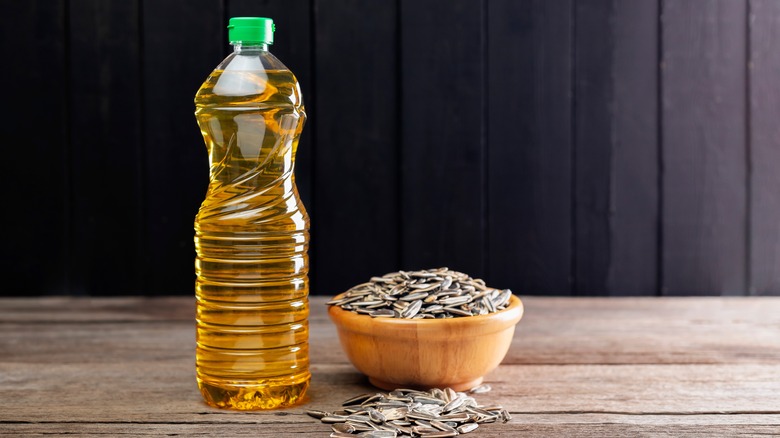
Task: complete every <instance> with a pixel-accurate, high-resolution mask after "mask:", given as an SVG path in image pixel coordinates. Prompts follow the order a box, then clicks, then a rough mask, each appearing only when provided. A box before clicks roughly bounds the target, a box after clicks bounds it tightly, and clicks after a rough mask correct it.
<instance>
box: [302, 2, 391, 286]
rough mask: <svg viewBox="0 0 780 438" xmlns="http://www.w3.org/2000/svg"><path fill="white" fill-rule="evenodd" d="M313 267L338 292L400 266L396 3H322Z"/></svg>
mask: <svg viewBox="0 0 780 438" xmlns="http://www.w3.org/2000/svg"><path fill="white" fill-rule="evenodd" d="M315 4H316V10H315V30H316V35H315V40H316V48H315V55H316V58H315V59H316V65H317V67H316V71H315V73H316V79H315V80H316V85H315V86H316V90H317V100H316V102H315V110H314V113H313V114H312V120H313V122H314V128H315V129H314V133H315V135H316V140H315V142H316V145H317V148H318V151H317V153H316V162H315V166H316V168H315V171H314V185H315V187H316V197H315V200H314V202H315V209H314V214H313V215H312V224H313V225H312V230H313V231H312V240H313V241H316V245H315V250H314V258H313V260H312V264H313V265H314V266H315V267H316V270H317V271H316V272H317V278H316V281H317V284H316V286H315V287H316V289H317V291H318V292H320V293H323V294H327V295H332V294H335V293H339V292H342V291H344V290H346V289H347V288H349V287H351V286H353V285H355V284H357V283H362V282H364V281H367V280H368V278H370V277H371V276H373V275H377V274H379V275H381V274H384V273H386V272H390V271H392V270H395V269H397V263H398V250H399V249H398V233H397V230H398V222H397V221H398V215H399V208H398V200H397V199H398V180H397V170H396V169H397V166H398V161H397V151H396V148H397V147H398V140H399V138H398V132H397V128H398V123H397V112H398V94H397V87H396V79H397V76H396V74H397V68H398V64H397V63H398V59H397V30H398V29H397V15H396V12H397V9H396V5H395V4H394V2H389V1H385V2H368V1H359V0H340V1H329V2H316V3H315Z"/></svg>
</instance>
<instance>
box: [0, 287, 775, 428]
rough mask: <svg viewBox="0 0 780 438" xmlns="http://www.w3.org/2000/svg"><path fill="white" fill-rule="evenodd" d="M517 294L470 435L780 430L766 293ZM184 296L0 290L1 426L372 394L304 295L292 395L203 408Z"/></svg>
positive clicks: (316, 405) (93, 421)
mask: <svg viewBox="0 0 780 438" xmlns="http://www.w3.org/2000/svg"><path fill="white" fill-rule="evenodd" d="M523 300H524V303H525V306H526V314H525V316H524V318H523V320H521V322H520V324H519V325H518V327H517V331H516V334H515V340H514V343H513V346H512V348H511V350H510V353H509V354H508V356H507V358H506V360H505V361H504V363H503V364H502V365H501V366H500V367H499V368H497V369H496V370H495V371H493V372H492V373H490V374H489V375H488V376H487V378H486V381H487V382H488V383H490V384H491V385H492V386H493V391H491V392H489V393H487V394H480V395H479V396H478V397H477V399H478V400H479V401H480V402H481V403H488V404H501V405H503V406H505V407H506V408H507V409H508V410H509V411H510V412H511V413H512V415H513V420H512V421H510V422H509V423H506V424H491V425H485V426H484V427H483V428H481V429H480V430H479V434H478V435H475V436H486V437H493V436H502V435H503V436H507V434H520V433H522V434H523V436H525V435H528V436H549V435H551V434H552V435H567V436H568V435H577V436H605V435H646V436H656V435H664V434H669V433H672V434H674V435H675V436H685V435H702V434H703V435H723V436H731V435H734V434H746V435H750V434H756V435H757V434H772V433H776V432H777V431H778V430H780V380H778V379H777V375H778V372H779V371H780V367H779V366H778V364H779V363H780V336H778V333H780V298H770V297H754V298H704V299H702V298H613V299H599V298H576V299H574V298H541V297H524V298H523ZM193 301H194V300H193V299H192V298H184V297H181V298H159V299H155V298H132V297H127V298H116V299H77V298H65V297H61V298H44V299H4V300H2V301H0V435H2V434H6V435H19V434H25V435H27V434H29V435H35V434H65V433H78V434H80V435H84V436H94V435H99V434H117V433H131V434H135V435H139V436H147V435H165V434H168V433H178V434H184V435H188V436H189V435H193V436H198V435H206V434H209V433H216V432H218V431H219V432H221V433H222V434H223V435H224V436H246V435H250V434H253V435H255V436H269V435H268V434H270V433H274V434H276V435H278V434H279V433H282V434H290V435H294V434H309V435H312V436H314V435H316V436H327V433H328V429H329V428H328V427H327V426H326V425H323V424H321V423H319V422H318V421H316V420H313V419H311V418H310V417H308V416H306V415H305V413H304V411H305V410H306V409H324V410H333V409H335V408H336V407H337V405H338V403H340V401H342V400H343V399H346V398H348V397H350V396H351V395H355V394H357V393H359V392H366V391H374V390H375V389H373V388H372V387H370V386H369V385H368V383H367V380H366V379H365V377H364V376H362V375H361V374H360V373H358V372H357V371H356V370H355V369H354V368H353V367H352V365H351V364H349V362H348V361H347V360H346V359H345V357H344V355H343V352H342V351H341V348H340V346H339V344H338V340H337V337H336V335H335V329H334V327H333V325H332V324H331V323H330V322H329V320H328V319H327V317H326V314H325V309H326V306H325V305H324V301H325V298H320V297H317V298H314V299H313V300H312V317H311V320H310V321H311V324H312V330H311V344H312V347H313V348H312V353H311V359H312V364H313V365H312V372H313V380H312V386H311V389H310V392H309V394H308V398H307V402H306V404H305V405H302V406H299V407H295V408H290V409H286V410H280V411H271V412H252V413H240V412H229V411H220V410H215V409H212V408H209V407H207V406H206V405H205V404H204V403H203V402H202V401H201V399H200V394H199V393H198V391H197V388H196V385H195V377H194V364H193V355H194V342H195V339H194V305H193V304H194V303H193ZM578 346H579V347H578ZM581 356H583V357H585V358H586V359H587V360H582V358H581Z"/></svg>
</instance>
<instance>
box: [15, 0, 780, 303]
mask: <svg viewBox="0 0 780 438" xmlns="http://www.w3.org/2000/svg"><path fill="white" fill-rule="evenodd" d="M2 3H3V14H2V15H1V16H0V29H2V35H3V39H2V45H0V47H2V55H3V59H4V66H3V68H2V69H1V70H0V84H2V86H3V102H4V111H3V114H4V115H3V120H4V123H3V127H4V130H3V148H4V151H3V153H4V164H5V165H4V166H3V172H2V178H3V187H4V189H5V192H4V193H5V195H4V196H3V201H4V202H3V204H4V205H3V229H2V232H3V241H4V245H3V246H4V248H3V261H2V269H3V272H2V278H3V280H4V282H3V283H4V284H3V286H2V294H5V295H25V294H59V293H67V294H90V295H105V294H123V295H124V294H137V293H140V294H171V293H181V294H191V293H193V281H194V268H193V259H194V248H193V241H192V238H193V228H192V223H193V218H194V216H195V212H196V211H197V208H198V206H199V204H200V202H201V200H202V197H203V195H204V194H205V189H206V183H207V163H206V158H207V157H206V152H205V147H204V145H203V140H202V138H201V136H200V133H199V131H198V128H197V125H196V123H195V118H194V116H193V111H194V106H193V97H194V94H195V91H196V90H197V89H198V86H199V85H200V83H201V82H202V81H203V79H205V77H206V76H207V75H208V74H209V72H210V71H211V70H212V69H213V68H214V67H215V66H216V65H217V64H218V63H219V62H220V61H221V60H222V59H223V57H224V56H225V55H227V53H228V52H229V50H230V46H229V45H228V44H227V41H226V30H225V26H226V23H227V19H228V18H229V17H231V16H239V15H260V16H269V17H272V18H274V20H275V21H276V23H277V34H276V44H275V45H274V46H272V48H271V51H272V52H273V53H274V54H276V55H277V56H278V57H279V58H280V59H281V60H282V61H283V62H284V63H285V64H286V65H287V66H288V67H290V68H291V69H292V70H293V71H294V72H295V73H296V75H297V76H298V78H299V80H300V82H301V87H302V89H303V92H304V96H305V99H306V103H307V110H308V114H309V120H308V123H307V125H306V127H305V129H304V134H303V137H302V140H301V147H300V149H299V156H298V163H299V165H298V167H297V169H296V175H297V181H298V184H299V188H300V192H301V194H302V196H303V199H304V203H305V205H306V206H307V207H308V210H309V212H310V214H311V218H312V246H311V251H310V255H311V265H312V273H311V274H312V285H313V286H312V291H313V293H319V294H334V293H337V292H340V291H342V290H344V289H346V288H348V287H349V286H351V285H353V284H355V283H357V282H362V281H365V280H366V279H367V278H368V277H370V276H371V275H376V274H383V273H386V272H389V271H393V270H397V269H400V268H402V269H421V268H429V267H438V266H449V267H450V268H452V269H457V270H460V271H463V272H466V273H469V274H471V275H473V276H476V277H482V278H484V279H485V280H486V281H487V282H488V284H491V285H493V286H496V287H504V288H506V287H508V288H511V289H513V290H514V291H515V292H516V293H519V294H561V295H602V294H606V295H659V294H662V295H700V294H703V295H729V294H734V295H746V294H747V295H752V294H755V295H762V294H775V295H776V294H778V293H780V172H778V171H777V170H776V167H777V166H778V165H780V88H779V87H778V81H779V80H780V50H778V47H777V46H778V41H780V1H776V0H642V1H623V0H613V1H609V0H414V1H412V0H395V1H390V0H386V1H370V0H363V1H357V0H311V1H309V0H264V1H249V0H158V1H146V0H125V1H105V0H41V1H11V0H5V1H3V2H2Z"/></svg>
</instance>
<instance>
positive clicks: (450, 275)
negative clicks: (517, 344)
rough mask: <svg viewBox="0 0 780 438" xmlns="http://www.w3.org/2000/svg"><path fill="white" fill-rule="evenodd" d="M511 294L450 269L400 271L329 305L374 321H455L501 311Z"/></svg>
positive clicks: (375, 278)
mask: <svg viewBox="0 0 780 438" xmlns="http://www.w3.org/2000/svg"><path fill="white" fill-rule="evenodd" d="M511 296H512V291H511V290H509V289H503V290H501V289H494V288H490V287H487V286H486V285H485V282H484V281H483V280H481V279H476V280H475V279H473V278H471V277H469V276H468V275H466V274H464V273H462V272H457V271H451V270H449V269H447V268H438V269H428V270H423V271H398V272H391V273H389V274H385V275H383V276H381V277H372V278H371V281H368V282H366V283H362V284H359V285H357V286H355V287H353V288H351V289H349V290H348V291H347V292H345V293H344V294H343V295H342V296H340V297H339V298H338V299H335V300H331V301H328V303H327V304H328V305H331V306H339V307H341V308H342V309H344V310H351V311H352V312H354V313H360V314H365V315H371V316H372V317H374V318H405V319H421V318H431V319H432V318H454V317H459V316H475V315H485V314H488V313H492V312H498V311H499V310H503V309H505V308H506V307H507V306H508V305H509V298H510V297H511Z"/></svg>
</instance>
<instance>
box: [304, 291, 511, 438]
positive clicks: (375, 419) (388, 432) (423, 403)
mask: <svg viewBox="0 0 780 438" xmlns="http://www.w3.org/2000/svg"><path fill="white" fill-rule="evenodd" d="M418 280H420V279H419V278H418ZM500 293H501V292H498V294H497V295H496V296H498V295H499V294H500ZM489 390H490V386H489V385H487V384H483V385H479V386H476V387H474V388H471V389H470V390H469V391H466V392H457V391H454V390H453V389H452V388H445V389H443V390H442V389H438V388H433V389H431V390H429V391H420V390H414V389H396V390H394V391H391V392H389V393H381V392H378V393H375V394H370V393H367V394H360V395H357V396H355V397H352V398H350V399H348V400H345V401H344V403H343V409H342V410H340V411H335V412H330V413H329V412H325V411H318V410H310V411H306V413H307V414H308V415H310V416H312V417H314V418H318V419H319V420H320V421H321V422H323V423H326V424H330V425H331V429H332V430H333V433H332V435H331V436H334V437H338V438H342V437H346V436H353V437H354V436H359V437H366V438H390V437H394V438H397V437H419V438H422V437H432V438H442V437H453V436H456V435H458V434H463V433H468V432H471V431H473V430H475V429H477V428H478V427H479V424H485V423H494V422H496V421H499V420H501V421H503V422H505V423H506V422H507V421H510V420H511V418H512V417H511V415H510V414H509V412H508V411H507V410H506V409H504V408H503V407H501V406H498V405H492V406H481V405H479V404H478V403H477V401H476V399H475V398H474V397H472V396H471V395H469V394H478V393H484V392H487V391H489ZM341 414H349V415H341Z"/></svg>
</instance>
